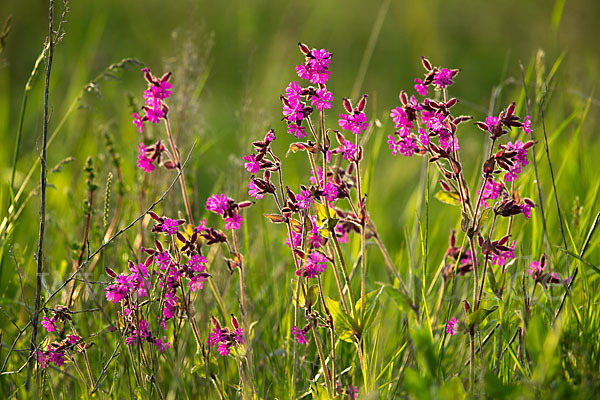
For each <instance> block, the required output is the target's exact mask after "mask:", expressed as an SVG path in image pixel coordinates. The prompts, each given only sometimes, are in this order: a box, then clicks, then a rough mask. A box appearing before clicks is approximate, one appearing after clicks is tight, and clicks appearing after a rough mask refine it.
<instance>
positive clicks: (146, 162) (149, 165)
mask: <svg viewBox="0 0 600 400" xmlns="http://www.w3.org/2000/svg"><path fill="white" fill-rule="evenodd" d="M138 150H139V155H138V163H137V165H138V168H140V169H142V170H144V171H145V172H152V171H154V170H155V169H156V166H155V165H154V163H153V161H152V159H150V158H148V157H147V156H146V153H147V147H146V145H145V144H144V143H140V145H139V146H138Z"/></svg>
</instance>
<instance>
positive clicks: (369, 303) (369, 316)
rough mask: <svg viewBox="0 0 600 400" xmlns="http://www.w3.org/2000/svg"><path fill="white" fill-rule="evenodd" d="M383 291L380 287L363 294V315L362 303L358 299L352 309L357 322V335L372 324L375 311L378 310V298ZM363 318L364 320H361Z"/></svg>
mask: <svg viewBox="0 0 600 400" xmlns="http://www.w3.org/2000/svg"><path fill="white" fill-rule="evenodd" d="M382 291H383V287H380V288H379V289H377V290H373V291H372V292H369V293H367V294H365V313H364V314H363V313H362V312H361V311H362V310H361V306H362V301H361V299H358V301H357V302H356V305H355V306H354V309H355V310H356V316H357V317H356V318H357V320H358V328H359V329H358V333H359V334H360V335H362V334H363V332H364V331H365V330H366V329H367V328H368V327H369V326H370V325H371V324H372V323H373V320H374V319H375V315H377V311H378V310H379V307H378V306H379V303H378V300H379V296H380V295H381V292H382ZM363 318H364V320H363Z"/></svg>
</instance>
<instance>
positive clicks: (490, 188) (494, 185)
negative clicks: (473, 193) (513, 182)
mask: <svg viewBox="0 0 600 400" xmlns="http://www.w3.org/2000/svg"><path fill="white" fill-rule="evenodd" d="M503 188H504V186H503V185H502V183H499V182H496V181H494V180H493V179H492V178H489V179H488V180H487V182H486V183H485V186H484V188H483V194H482V195H481V201H483V208H488V207H489V206H490V205H489V204H488V200H496V199H497V198H498V197H499V196H500V194H501V193H502V189H503ZM480 193H481V191H479V190H478V191H477V194H480Z"/></svg>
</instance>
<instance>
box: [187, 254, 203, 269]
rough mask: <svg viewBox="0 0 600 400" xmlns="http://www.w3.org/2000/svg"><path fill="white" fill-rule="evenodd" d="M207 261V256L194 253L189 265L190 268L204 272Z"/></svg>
mask: <svg viewBox="0 0 600 400" xmlns="http://www.w3.org/2000/svg"><path fill="white" fill-rule="evenodd" d="M207 262H208V260H207V259H206V257H204V256H201V255H198V254H194V255H193V256H192V257H191V258H190V260H189V261H188V262H187V266H188V268H189V269H190V270H192V271H194V272H203V271H204V270H205V268H206V263H207Z"/></svg>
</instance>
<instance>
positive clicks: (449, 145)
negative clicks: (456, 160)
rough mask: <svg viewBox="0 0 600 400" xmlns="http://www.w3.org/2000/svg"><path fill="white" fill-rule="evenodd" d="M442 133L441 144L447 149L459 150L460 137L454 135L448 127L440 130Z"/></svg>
mask: <svg viewBox="0 0 600 400" xmlns="http://www.w3.org/2000/svg"><path fill="white" fill-rule="evenodd" d="M439 133H440V146H442V148H443V149H444V150H446V151H448V149H450V150H452V151H453V150H458V149H460V146H459V145H458V138H457V137H456V136H452V134H451V133H450V131H448V130H446V129H442V130H440V131H439Z"/></svg>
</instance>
